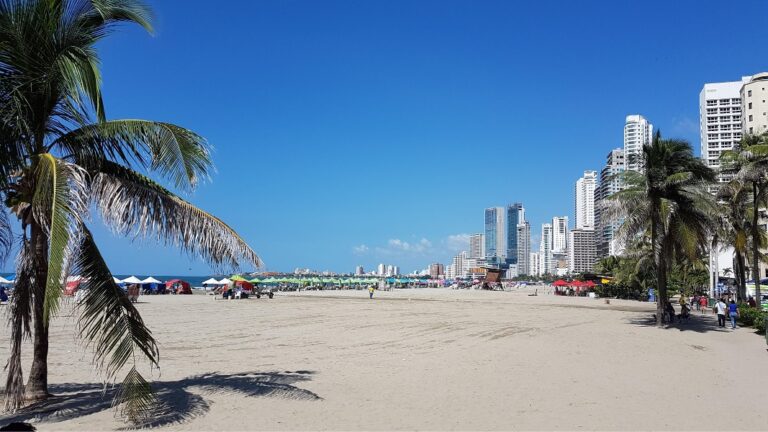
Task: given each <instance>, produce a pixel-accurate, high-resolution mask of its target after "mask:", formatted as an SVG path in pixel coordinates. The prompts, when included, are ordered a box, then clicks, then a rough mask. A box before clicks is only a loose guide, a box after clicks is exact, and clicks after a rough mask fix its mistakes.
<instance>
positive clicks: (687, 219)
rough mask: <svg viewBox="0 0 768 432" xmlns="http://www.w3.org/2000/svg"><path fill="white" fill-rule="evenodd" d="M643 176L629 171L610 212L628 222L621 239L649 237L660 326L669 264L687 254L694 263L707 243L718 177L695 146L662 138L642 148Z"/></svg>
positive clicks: (665, 300) (620, 231) (622, 230)
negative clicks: (697, 154) (712, 186)
mask: <svg viewBox="0 0 768 432" xmlns="http://www.w3.org/2000/svg"><path fill="white" fill-rule="evenodd" d="M642 162H643V163H642V165H643V167H644V168H643V172H642V173H637V172H631V171H630V172H627V173H626V174H625V176H624V181H625V185H626V186H627V187H626V188H625V189H624V190H622V191H620V192H618V193H616V194H614V195H613V196H612V197H611V198H610V199H609V208H608V212H609V214H611V215H612V216H614V217H619V218H623V220H624V221H623V223H622V225H621V227H620V228H619V235H620V236H622V237H624V238H626V242H627V244H629V243H630V242H631V240H632V239H634V238H637V237H639V236H642V235H648V236H649V239H650V244H651V247H652V250H653V259H654V262H653V267H654V271H655V275H656V286H655V288H656V290H657V293H658V301H657V305H656V308H657V313H656V319H657V325H659V326H661V325H662V324H663V322H662V317H663V312H664V309H665V306H666V303H667V302H668V298H667V279H668V272H669V265H670V263H672V262H674V261H675V260H676V259H678V258H680V257H681V256H683V255H686V256H689V257H691V259H694V258H695V257H696V256H697V255H699V254H700V253H701V245H705V244H706V242H707V235H708V234H709V225H710V222H711V221H710V217H709V214H711V211H712V210H713V208H714V206H713V202H712V199H711V196H710V195H709V194H708V193H707V191H706V189H705V186H706V185H707V184H708V183H710V182H712V181H713V180H714V177H715V174H714V172H713V171H712V170H711V169H710V168H708V167H707V166H706V165H704V163H703V162H702V161H701V160H700V159H699V158H697V157H695V156H694V155H693V151H692V149H691V146H690V144H688V143H687V142H685V141H680V140H667V139H661V134H660V133H659V132H657V133H656V135H655V136H654V138H653V142H652V143H651V144H649V145H645V146H643V151H642Z"/></svg>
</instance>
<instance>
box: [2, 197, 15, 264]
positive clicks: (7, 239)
mask: <svg viewBox="0 0 768 432" xmlns="http://www.w3.org/2000/svg"><path fill="white" fill-rule="evenodd" d="M0 197H2V195H0ZM12 247H13V230H11V221H10V220H8V212H7V211H5V207H0V267H3V266H4V265H5V260H7V259H8V256H10V254H11V248H12Z"/></svg>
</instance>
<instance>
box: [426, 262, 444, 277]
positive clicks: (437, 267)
mask: <svg viewBox="0 0 768 432" xmlns="http://www.w3.org/2000/svg"><path fill="white" fill-rule="evenodd" d="M443 275H445V267H443V265H442V264H440V263H433V264H430V265H429V276H430V277H431V278H432V279H437V278H438V277H440V276H443Z"/></svg>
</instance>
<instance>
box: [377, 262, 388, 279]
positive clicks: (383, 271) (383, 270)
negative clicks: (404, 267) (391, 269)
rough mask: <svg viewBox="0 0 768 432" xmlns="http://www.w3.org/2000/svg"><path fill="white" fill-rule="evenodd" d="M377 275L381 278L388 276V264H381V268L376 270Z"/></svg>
mask: <svg viewBox="0 0 768 432" xmlns="http://www.w3.org/2000/svg"><path fill="white" fill-rule="evenodd" d="M376 274H377V275H379V276H384V275H386V274H387V265H386V264H379V267H378V268H377V269H376Z"/></svg>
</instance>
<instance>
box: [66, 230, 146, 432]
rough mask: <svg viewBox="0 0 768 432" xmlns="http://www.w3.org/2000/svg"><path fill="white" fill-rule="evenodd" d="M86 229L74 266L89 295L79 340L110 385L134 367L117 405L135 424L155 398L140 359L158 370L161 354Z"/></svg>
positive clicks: (82, 309) (83, 306)
mask: <svg viewBox="0 0 768 432" xmlns="http://www.w3.org/2000/svg"><path fill="white" fill-rule="evenodd" d="M81 229H82V243H81V247H80V250H79V253H78V255H77V259H76V262H75V263H74V269H75V271H76V272H77V273H78V274H79V275H81V276H82V278H83V282H82V283H81V289H83V290H85V293H86V294H85V296H84V297H83V300H82V301H81V302H80V303H79V304H78V308H79V311H80V318H79V320H78V324H79V332H80V336H81V338H82V339H83V340H84V341H86V344H88V345H89V346H92V347H93V348H94V355H95V362H96V364H97V365H98V366H99V367H100V368H101V369H102V370H103V371H104V372H105V374H106V376H107V379H109V380H111V379H113V378H114V377H115V376H116V374H117V373H118V372H120V370H122V369H123V368H124V367H125V366H126V365H127V364H129V363H131V362H132V364H133V365H132V367H131V370H130V371H129V372H128V374H127V375H126V377H125V379H124V381H123V384H124V387H123V388H122V389H121V390H120V391H119V392H118V394H117V398H116V399H115V401H114V403H115V404H122V403H126V405H125V408H124V410H125V412H126V414H127V415H129V417H130V419H131V420H132V421H135V420H137V416H138V414H139V413H140V411H142V410H143V408H146V404H147V401H148V400H150V399H151V397H152V396H151V389H150V388H149V384H147V382H146V381H145V380H144V378H143V377H142V376H141V374H139V373H138V371H137V370H136V361H137V355H140V356H143V357H144V358H146V359H147V360H148V361H149V362H150V364H151V365H152V366H157V365H158V360H159V355H160V354H159V350H158V347H157V343H156V342H155V339H154V337H153V336H152V332H151V331H150V330H149V329H148V328H147V327H146V325H145V324H144V321H143V320H142V318H141V315H140V314H139V311H138V310H137V309H136V308H135V307H134V305H133V303H131V301H130V300H129V299H128V296H127V295H126V294H125V293H124V292H123V290H122V289H121V288H120V287H119V286H117V284H115V282H114V280H113V278H112V273H111V272H110V271H109V268H108V267H107V264H106V263H105V262H104V258H103V257H102V256H101V252H99V249H98V247H97V246H96V243H95V242H94V241H93V236H92V235H91V232H90V231H89V230H88V228H87V227H86V226H84V225H83V226H82V227H81Z"/></svg>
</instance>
